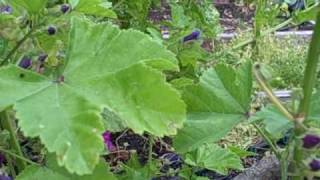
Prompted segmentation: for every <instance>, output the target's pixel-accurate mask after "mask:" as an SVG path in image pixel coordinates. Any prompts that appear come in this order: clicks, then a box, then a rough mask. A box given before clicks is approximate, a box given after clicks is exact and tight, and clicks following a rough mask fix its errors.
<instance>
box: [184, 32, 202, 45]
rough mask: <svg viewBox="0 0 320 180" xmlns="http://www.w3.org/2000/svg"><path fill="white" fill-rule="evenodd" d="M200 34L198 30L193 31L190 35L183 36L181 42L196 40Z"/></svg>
mask: <svg viewBox="0 0 320 180" xmlns="http://www.w3.org/2000/svg"><path fill="white" fill-rule="evenodd" d="M200 34H201V32H200V31H199V30H195V31H193V32H192V33H191V34H189V35H187V36H185V37H184V38H183V42H187V41H192V40H196V39H198V38H199V37H200Z"/></svg>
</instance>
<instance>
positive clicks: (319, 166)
mask: <svg viewBox="0 0 320 180" xmlns="http://www.w3.org/2000/svg"><path fill="white" fill-rule="evenodd" d="M309 167H310V169H311V170H312V171H319V170H320V160H319V159H313V160H312V161H311V162H310V163H309Z"/></svg>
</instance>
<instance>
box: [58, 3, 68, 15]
mask: <svg viewBox="0 0 320 180" xmlns="http://www.w3.org/2000/svg"><path fill="white" fill-rule="evenodd" d="M69 9H70V6H69V4H62V5H61V7H60V10H61V12H62V13H66V12H68V11H69Z"/></svg>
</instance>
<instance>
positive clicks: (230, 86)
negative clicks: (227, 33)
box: [174, 63, 252, 153]
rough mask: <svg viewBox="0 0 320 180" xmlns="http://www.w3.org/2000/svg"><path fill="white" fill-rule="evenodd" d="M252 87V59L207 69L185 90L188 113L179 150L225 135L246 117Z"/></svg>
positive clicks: (176, 141) (176, 140) (176, 142)
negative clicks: (234, 64)
mask: <svg viewBox="0 0 320 180" xmlns="http://www.w3.org/2000/svg"><path fill="white" fill-rule="evenodd" d="M251 88H252V75H251V63H245V64H243V65H241V67H239V68H237V69H234V68H232V67H230V66H227V65H218V66H216V67H215V68H214V69H210V70H208V71H206V72H205V73H204V74H203V76H202V77H201V79H200V83H199V84H196V85H192V86H189V87H187V88H186V89H185V90H184V93H183V98H184V100H185V102H186V103H187V106H188V117H187V121H186V123H185V125H184V127H183V128H182V129H181V130H179V132H178V135H177V136H176V137H175V138H174V147H175V148H176V150H177V151H178V152H180V153H185V152H188V151H190V150H194V149H196V148H197V147H200V146H201V145H203V144H204V143H207V142H215V141H218V140H220V139H221V138H222V137H224V136H225V135H226V134H227V133H228V132H229V131H230V130H231V129H232V128H233V127H234V126H235V125H236V124H238V123H239V122H240V121H241V120H243V119H244V118H245V117H246V114H247V112H248V110H249V105H250V99H251V98H250V96H251Z"/></svg>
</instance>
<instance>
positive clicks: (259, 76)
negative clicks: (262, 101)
mask: <svg viewBox="0 0 320 180" xmlns="http://www.w3.org/2000/svg"><path fill="white" fill-rule="evenodd" d="M253 73H254V75H255V77H256V79H257V81H258V83H259V85H260V87H261V88H262V89H263V90H264V91H265V92H266V94H267V95H268V97H269V99H270V101H271V102H272V103H273V104H274V105H275V106H276V107H277V108H278V109H279V110H280V111H281V112H282V113H283V114H284V115H285V116H286V117H287V118H288V119H289V120H290V121H292V122H294V121H295V119H294V117H293V116H292V114H291V113H290V112H289V111H288V110H287V108H286V107H284V105H283V104H282V103H281V102H280V100H279V99H278V98H277V97H276V96H275V95H274V94H273V91H272V90H271V88H270V87H269V85H268V84H267V83H266V81H265V78H264V77H263V75H262V73H261V72H260V65H259V64H256V65H255V66H254V69H253Z"/></svg>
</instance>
